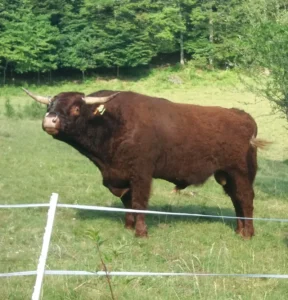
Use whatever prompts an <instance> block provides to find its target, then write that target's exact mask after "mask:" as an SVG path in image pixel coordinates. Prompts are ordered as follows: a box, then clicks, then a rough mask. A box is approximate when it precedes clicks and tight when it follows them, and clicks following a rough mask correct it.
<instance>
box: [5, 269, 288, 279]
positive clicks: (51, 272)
mask: <svg viewBox="0 0 288 300" xmlns="http://www.w3.org/2000/svg"><path fill="white" fill-rule="evenodd" d="M36 274H37V271H24V272H15V273H2V274H1V273H0V277H15V276H33V275H36ZM45 275H60V276H63V275H66V276H107V275H108V276H134V277H146V276H157V277H167V276H194V277H195V276H209V277H219V276H221V277H244V278H273V279H288V274H287V275H285V274H283V275H281V274H229V273H228V274H225V273H224V274H221V273H173V272H170V273H158V272H115V271H114V272H107V274H106V272H104V271H98V272H88V271H65V270H46V271H45Z"/></svg>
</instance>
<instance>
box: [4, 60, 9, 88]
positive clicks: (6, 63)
mask: <svg viewBox="0 0 288 300" xmlns="http://www.w3.org/2000/svg"><path fill="white" fill-rule="evenodd" d="M7 67H8V60H6V62H5V67H4V71H3V85H5V84H6V71H7Z"/></svg>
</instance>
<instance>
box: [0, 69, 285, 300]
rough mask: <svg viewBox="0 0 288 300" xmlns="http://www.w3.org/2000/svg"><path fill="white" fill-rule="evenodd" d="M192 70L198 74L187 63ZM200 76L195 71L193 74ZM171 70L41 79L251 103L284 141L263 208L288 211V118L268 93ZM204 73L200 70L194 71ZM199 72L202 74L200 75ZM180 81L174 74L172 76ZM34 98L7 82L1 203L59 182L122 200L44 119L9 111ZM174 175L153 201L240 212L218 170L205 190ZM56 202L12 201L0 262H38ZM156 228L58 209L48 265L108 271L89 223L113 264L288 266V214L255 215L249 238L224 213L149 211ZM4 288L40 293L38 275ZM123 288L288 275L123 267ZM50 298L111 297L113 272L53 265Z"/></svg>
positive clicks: (206, 292)
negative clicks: (128, 226)
mask: <svg viewBox="0 0 288 300" xmlns="http://www.w3.org/2000/svg"><path fill="white" fill-rule="evenodd" d="M185 72H186V73H185ZM187 73H188V75H189V76H190V77H189V76H188V75H187ZM171 74H173V73H171V70H168V71H167V70H163V71H161V72H155V73H153V72H152V74H150V76H149V77H148V78H146V79H145V78H143V79H139V80H122V81H121V80H111V79H110V80H108V79H107V80H103V79H102V80H97V81H95V82H94V80H92V79H90V80H88V81H87V82H86V83H84V84H81V85H75V84H74V85H73V84H71V83H68V82H67V83H62V85H61V86H60V85H59V86H50V87H44V86H43V87H33V86H32V87H29V88H32V89H33V91H36V92H39V93H44V95H53V94H56V93H58V92H60V91H69V90H78V91H84V92H87V93H88V92H92V91H95V90H98V89H103V88H105V89H106V88H109V89H129V90H135V91H138V92H142V93H146V94H150V95H156V96H161V97H166V98H168V99H171V100H173V101H175V102H187V103H198V104H203V105H220V106H225V107H232V106H233V107H239V108H243V109H245V110H246V111H248V112H250V113H251V114H252V115H253V116H254V117H255V119H256V121H257V123H258V125H259V136H260V137H261V138H266V139H269V140H271V141H273V142H274V144H273V145H271V147H270V148H269V150H267V151H261V152H260V153H259V172H258V175H257V180H256V183H255V192H256V199H255V217H268V218H270V217H271V218H272V217H273V218H287V216H288V201H287V195H288V163H287V161H288V142H287V130H286V128H285V126H287V123H285V121H284V120H283V119H281V118H279V116H275V115H271V111H270V107H269V105H268V104H267V102H265V101H262V102H259V103H258V102H255V97H254V96H253V95H251V94H249V93H247V92H245V90H243V88H242V87H240V86H239V85H237V82H236V79H235V78H234V77H233V76H234V75H233V74H232V75H231V74H229V72H228V73H227V72H211V73H201V72H199V74H198V75H197V73H196V72H194V73H193V74H194V75H193V74H190V73H189V72H188V71H187V70H182V71H179V72H177V73H175V74H176V75H177V76H179V77H181V78H182V80H183V83H182V84H181V85H179V84H173V83H171V82H170V83H169V81H167V76H170V75H171ZM192 75H193V76H192ZM195 78H196V79H195ZM167 82H168V83H167ZM7 97H9V99H10V100H11V103H12V105H13V107H15V108H16V109H17V107H18V105H20V106H23V105H26V104H27V105H29V104H30V103H31V101H32V100H30V99H29V98H28V97H27V96H26V95H24V94H23V93H22V92H21V90H20V89H19V88H16V87H5V88H2V89H1V90H0V113H1V114H0V203H1V204H5V203H7V204H13V203H39V202H41V203H44V202H48V200H49V197H50V194H51V193H52V192H57V193H59V195H60V199H59V201H60V202H62V203H72V204H74V203H77V204H87V205H101V206H117V207H122V205H121V202H120V201H119V199H117V198H116V197H114V196H113V195H111V194H110V193H109V192H108V190H107V189H106V188H105V187H103V186H102V185H101V178H100V175H99V172H98V170H97V169H96V168H95V167H94V166H93V165H92V164H91V163H90V162H89V161H88V159H86V158H85V157H82V156H81V155H80V154H78V153H77V152H76V151H75V150H73V149H72V148H70V147H69V146H67V145H65V144H63V143H60V142H57V141H54V140H53V139H52V138H51V137H50V136H48V135H47V134H45V133H44V132H43V131H42V129H41V120H40V119H39V120H29V119H17V118H16V119H13V118H12V119H9V118H6V117H5V116H4V104H5V101H6V99H7ZM172 188H173V186H172V185H171V184H169V183H167V182H164V181H161V180H155V181H154V182H153V193H152V197H151V199H150V207H149V208H150V209H152V210H161V211H167V210H169V211H173V212H190V213H205V214H219V215H231V216H233V215H234V211H233V209H232V203H231V201H230V199H229V198H228V197H226V196H225V195H224V194H223V192H222V190H221V188H220V187H219V186H218V185H217V184H216V183H215V182H214V180H213V179H211V180H208V182H207V183H206V184H205V185H204V186H202V187H197V188H195V187H190V188H189V189H188V191H194V192H196V194H195V196H194V197H192V196H189V195H185V194H183V195H181V196H175V195H172V194H170V191H171V190H172ZM46 217H47V209H46V208H38V209H11V210H4V209H0V249H1V255H0V273H2V272H3V273H4V272H13V271H25V270H36V268H37V263H38V257H39V254H40V251H41V246H42V236H43V232H44V227H45V224H46ZM147 223H148V229H149V238H148V239H137V238H135V237H134V234H133V233H132V232H130V231H127V230H125V229H124V228H123V215H122V214H117V213H105V212H101V213H100V212H92V211H82V210H70V209H64V208H58V209H57V215H56V220H55V225H54V229H53V235H52V241H51V245H50V251H49V257H48V262H47V269H62V270H86V271H96V270H101V269H102V266H101V262H100V259H99V254H98V252H97V249H96V246H95V243H94V242H93V241H92V240H91V239H89V238H88V237H87V235H86V232H87V230H95V231H99V235H100V236H101V238H102V240H104V243H103V244H102V245H101V251H102V253H103V257H104V260H105V262H106V264H107V267H108V269H109V270H113V271H153V272H211V273H214V272H216V273H275V274H287V269H288V224H287V223H272V222H270V223H269V222H262V221H258V222H255V229H256V236H255V237H254V238H253V239H252V240H251V241H243V240H242V239H241V238H239V237H238V236H236V235H235V234H234V228H235V224H234V221H225V220H223V219H217V220H216V219H215V220H212V219H208V218H207V219H206V218H205V219H203V218H182V217H166V216H148V217H147ZM0 281H1V284H0V295H1V297H0V298H1V299H29V298H31V295H32V292H33V285H34V282H35V277H27V278H24V277H15V278H11V279H3V278H2V279H0ZM112 286H113V290H114V294H115V296H116V298H117V299H128V300H129V299H133V300H134V299H143V300H144V299H149V300H150V299H153V300H154V299H163V300H166V299H168V300H170V299H181V300H182V299H192V298H193V299H253V300H254V299H259V300H260V299H261V300H262V299H275V300H276V299H287V298H288V284H287V280H280V279H279V280H276V279H244V278H242V279H241V278H225V277H215V278H209V277H190V278H188V277H184V278H175V277H170V278H155V277H151V278H140V277H135V278H131V277H124V278H121V277H114V278H112ZM43 299H57V300H58V299H63V300H64V299H65V300H67V299H69V300H70V299H77V300H78V299H82V300H84V299H85V300H88V299H111V296H110V293H109V288H108V285H107V281H106V279H105V278H91V277H69V276H62V277H60V276H46V277H45V281H44V287H43Z"/></svg>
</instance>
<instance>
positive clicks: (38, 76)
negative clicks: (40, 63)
mask: <svg viewBox="0 0 288 300" xmlns="http://www.w3.org/2000/svg"><path fill="white" fill-rule="evenodd" d="M37 84H38V85H39V84H40V71H38V72H37Z"/></svg>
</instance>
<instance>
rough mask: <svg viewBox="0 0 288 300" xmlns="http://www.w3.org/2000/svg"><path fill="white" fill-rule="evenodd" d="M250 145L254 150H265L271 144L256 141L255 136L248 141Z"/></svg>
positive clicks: (260, 140)
mask: <svg viewBox="0 0 288 300" xmlns="http://www.w3.org/2000/svg"><path fill="white" fill-rule="evenodd" d="M250 144H251V145H252V147H254V148H259V149H262V150H264V149H266V148H267V147H268V146H269V145H271V144H273V143H272V142H270V141H266V140H263V139H257V138H255V136H254V135H253V137H252V138H251V140H250Z"/></svg>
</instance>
